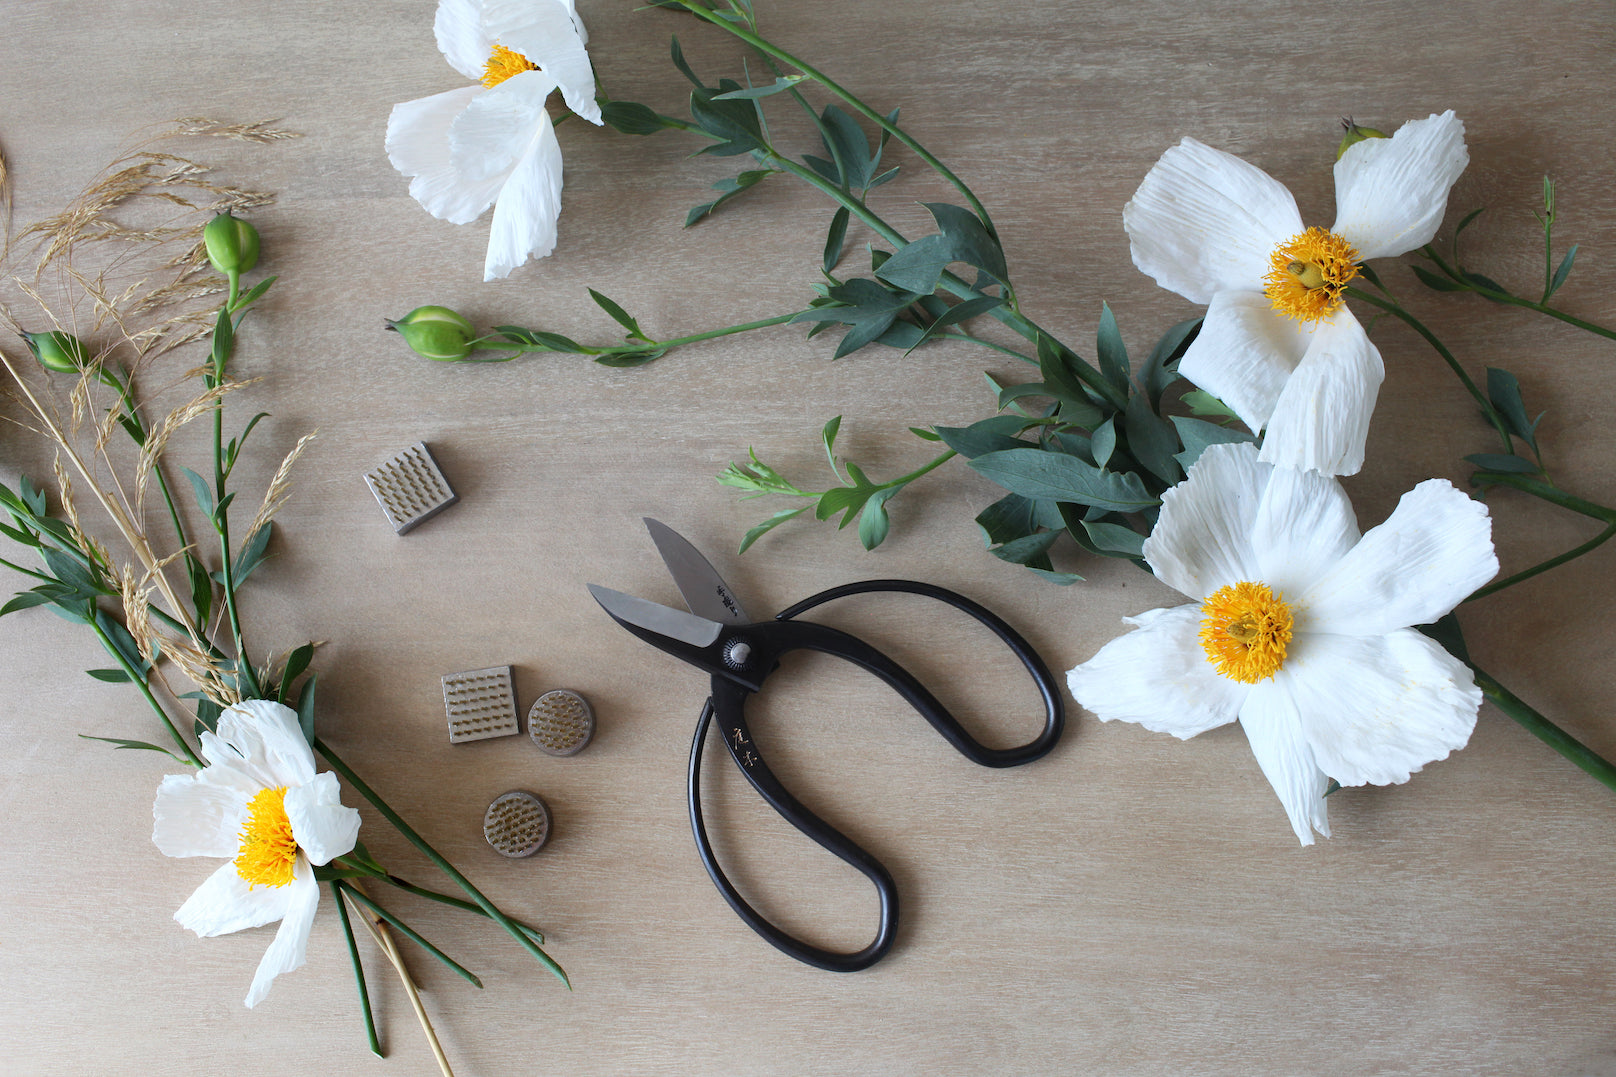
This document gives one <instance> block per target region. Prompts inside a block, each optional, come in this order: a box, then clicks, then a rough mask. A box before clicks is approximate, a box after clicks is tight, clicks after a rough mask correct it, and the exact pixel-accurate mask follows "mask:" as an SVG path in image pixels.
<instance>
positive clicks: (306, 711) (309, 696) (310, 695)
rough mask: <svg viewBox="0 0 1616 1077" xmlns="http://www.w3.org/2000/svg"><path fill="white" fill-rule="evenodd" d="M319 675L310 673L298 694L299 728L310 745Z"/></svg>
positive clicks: (312, 738) (312, 735)
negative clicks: (315, 685)
mask: <svg viewBox="0 0 1616 1077" xmlns="http://www.w3.org/2000/svg"><path fill="white" fill-rule="evenodd" d="M319 676H320V675H319V674H318V673H310V674H309V679H308V680H306V681H304V682H303V690H302V691H301V692H299V693H298V694H297V724H298V728H300V729H302V730H303V739H304V740H306V741H308V742H309V744H310V745H312V744H313V743H314V683H315V681H316V680H318V679H319ZM198 709H200V708H198Z"/></svg>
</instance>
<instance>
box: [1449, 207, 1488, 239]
mask: <svg viewBox="0 0 1616 1077" xmlns="http://www.w3.org/2000/svg"><path fill="white" fill-rule="evenodd" d="M1486 211H1487V207H1486V206H1482V207H1480V208H1479V209H1473V210H1471V211H1470V212H1469V213H1466V214H1465V215H1464V217H1463V219H1462V220H1460V221H1459V223H1458V224H1456V225H1454V226H1453V238H1454V239H1458V238H1459V233H1460V232H1463V231H1464V230H1465V229H1466V228H1469V227H1470V225H1471V223H1472V222H1473V221H1475V219H1476V218H1477V217H1480V216H1481V215H1482V214H1483V213H1485V212H1486Z"/></svg>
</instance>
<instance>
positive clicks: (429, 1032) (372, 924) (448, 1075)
mask: <svg viewBox="0 0 1616 1077" xmlns="http://www.w3.org/2000/svg"><path fill="white" fill-rule="evenodd" d="M350 885H352V886H353V887H354V888H355V889H359V884H358V882H357V881H355V882H352V883H350ZM345 900H346V899H345ZM348 907H349V908H351V909H353V910H354V912H356V913H357V914H358V915H359V922H360V923H362V924H364V925H365V930H367V931H369V932H370V937H371V938H373V939H375V940H376V945H377V946H379V947H381V951H382V955H383V956H384V957H386V958H387V960H388V961H389V962H391V963H392V966H393V968H394V969H395V970H397V972H398V978H399V979H400V980H401V981H403V983H404V994H405V995H407V996H408V997H409V1000H410V1006H411V1008H413V1009H414V1010H415V1019H416V1020H417V1021H420V1022H421V1031H422V1032H425V1033H426V1042H427V1046H428V1047H430V1048H431V1049H432V1057H433V1058H434V1059H435V1060H436V1061H437V1063H438V1069H439V1070H440V1071H441V1072H442V1073H443V1077H454V1070H452V1069H450V1068H449V1057H448V1056H447V1055H445V1054H444V1053H443V1045H442V1044H440V1043H439V1042H438V1034H437V1033H436V1032H435V1031H433V1028H432V1019H431V1018H429V1017H428V1016H427V1014H426V1007H425V1006H423V1005H422V1004H421V993H420V991H418V990H416V987H415V980H414V978H413V977H411V976H410V970H409V969H408V968H407V967H406V966H405V964H404V955H403V954H401V953H399V952H398V944H397V943H396V942H394V941H393V934H392V932H390V931H389V930H387V921H386V920H383V919H382V918H381V917H380V916H377V915H376V914H375V913H374V912H372V911H371V910H370V909H367V908H365V907H364V906H362V905H360V904H359V903H358V902H357V901H351V900H350V901H348Z"/></svg>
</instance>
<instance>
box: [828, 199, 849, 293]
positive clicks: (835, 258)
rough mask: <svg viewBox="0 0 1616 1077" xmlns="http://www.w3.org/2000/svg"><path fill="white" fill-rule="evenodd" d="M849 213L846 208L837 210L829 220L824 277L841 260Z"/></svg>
mask: <svg viewBox="0 0 1616 1077" xmlns="http://www.w3.org/2000/svg"><path fill="white" fill-rule="evenodd" d="M848 218H849V213H848V210H847V207H846V206H843V207H841V208H840V209H838V210H837V211H836V213H835V215H834V216H833V217H831V219H830V233H829V234H828V235H827V236H826V237H825V260H824V268H825V275H826V276H829V275H830V271H831V270H833V269H835V268H836V264H837V263H838V262H840V261H841V260H842V244H843V243H844V242H845V241H846V239H847V222H848Z"/></svg>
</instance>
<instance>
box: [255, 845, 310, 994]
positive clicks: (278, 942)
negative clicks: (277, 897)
mask: <svg viewBox="0 0 1616 1077" xmlns="http://www.w3.org/2000/svg"><path fill="white" fill-rule="evenodd" d="M280 889H282V890H286V891H289V893H288V895H287V902H286V912H285V915H283V916H282V917H281V926H280V928H279V929H278V930H277V931H276V932H275V941H274V942H272V943H270V944H269V949H267V950H265V951H264V958H263V960H262V961H260V962H258V971H257V972H255V973H254V974H253V982H252V987H251V988H249V989H248V991H247V1005H248V1007H249V1008H250V1007H253V1006H256V1005H258V1004H259V1003H260V1002H262V1001H263V1000H264V996H265V995H267V994H269V984H270V981H271V980H273V979H275V977H277V976H279V975H280V974H281V973H283V972H291V971H292V970H293V969H297V968H302V967H303V962H304V961H305V960H306V959H307V953H308V948H309V929H310V928H312V927H313V926H314V912H315V910H316V909H318V908H319V907H320V884H319V883H317V882H315V881H314V869H313V868H311V867H310V866H309V864H308V861H306V860H304V859H303V858H302V857H301V856H300V857H298V858H297V867H296V871H295V874H294V875H293V877H292V881H291V882H290V883H288V884H287V885H285V886H283V887H280Z"/></svg>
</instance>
